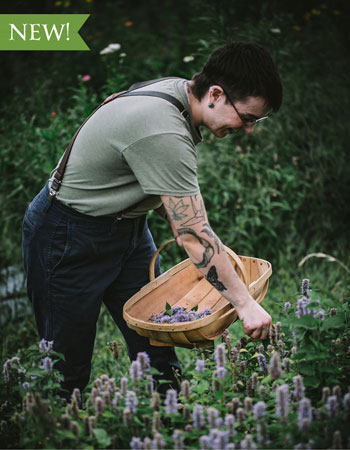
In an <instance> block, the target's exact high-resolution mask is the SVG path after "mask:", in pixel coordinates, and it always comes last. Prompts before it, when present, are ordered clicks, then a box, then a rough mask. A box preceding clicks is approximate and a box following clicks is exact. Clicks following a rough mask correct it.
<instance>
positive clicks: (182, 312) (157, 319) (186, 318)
mask: <svg viewBox="0 0 350 450" xmlns="http://www.w3.org/2000/svg"><path fill="white" fill-rule="evenodd" d="M211 313H212V311H211V310H210V309H209V308H204V309H203V310H202V311H198V305H197V306H195V307H194V308H192V309H191V310H190V311H187V310H186V309H185V308H184V307H182V306H174V308H172V307H171V306H170V305H169V303H166V304H165V311H164V312H163V313H160V314H152V315H151V317H150V319H149V320H150V322H153V323H175V322H193V321H194V320H198V319H202V318H203V317H206V316H209V315H210V314H211Z"/></svg>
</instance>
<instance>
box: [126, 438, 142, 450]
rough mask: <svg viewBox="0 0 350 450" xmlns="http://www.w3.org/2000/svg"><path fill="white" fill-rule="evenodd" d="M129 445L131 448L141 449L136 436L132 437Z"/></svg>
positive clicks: (140, 442) (133, 449)
mask: <svg viewBox="0 0 350 450" xmlns="http://www.w3.org/2000/svg"><path fill="white" fill-rule="evenodd" d="M129 445H130V448H131V449H132V450H142V449H143V445H142V441H141V439H140V438H138V437H133V438H132V439H131V441H130V444H129Z"/></svg>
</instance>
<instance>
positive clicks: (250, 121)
mask: <svg viewBox="0 0 350 450" xmlns="http://www.w3.org/2000/svg"><path fill="white" fill-rule="evenodd" d="M220 87H221V89H222V90H223V91H224V93H225V95H226V97H227V100H228V101H229V102H230V103H231V105H232V106H233V109H234V110H235V111H236V113H237V116H238V117H239V118H240V119H241V121H242V123H243V127H244V128H248V127H252V126H253V125H256V124H257V123H260V122H262V121H264V120H266V119H268V118H269V117H268V116H264V117H260V118H259V119H245V118H244V117H242V116H241V114H240V112H239V111H238V109H237V108H236V106H235V104H234V102H233V101H232V100H231V98H230V96H229V95H228V93H227V92H226V90H225V89H224V88H223V87H222V86H220Z"/></svg>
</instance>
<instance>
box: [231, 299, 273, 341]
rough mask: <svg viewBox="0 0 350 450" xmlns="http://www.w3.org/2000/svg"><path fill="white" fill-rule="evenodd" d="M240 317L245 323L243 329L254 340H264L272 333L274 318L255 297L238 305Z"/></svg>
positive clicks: (237, 309)
mask: <svg viewBox="0 0 350 450" xmlns="http://www.w3.org/2000/svg"><path fill="white" fill-rule="evenodd" d="M236 311H237V313H238V317H239V318H240V320H241V321H242V323H243V331H244V332H245V333H246V334H247V335H248V336H249V337H250V338H251V340H252V341H254V342H255V341H263V340H264V339H266V338H267V337H268V335H269V333H270V328H271V327H272V319H271V316H270V314H269V313H267V312H266V311H265V310H264V308H263V307H262V306H260V305H259V303H257V302H256V301H255V300H254V299H251V300H250V301H248V302H246V303H245V304H244V305H242V306H240V307H239V308H238V307H236Z"/></svg>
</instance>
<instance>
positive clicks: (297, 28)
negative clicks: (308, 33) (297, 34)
mask: <svg viewBox="0 0 350 450" xmlns="http://www.w3.org/2000/svg"><path fill="white" fill-rule="evenodd" d="M293 30H295V31H300V30H301V27H299V25H294V27H293Z"/></svg>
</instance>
